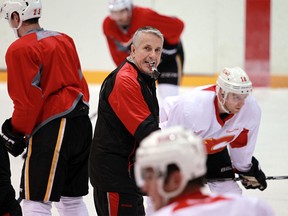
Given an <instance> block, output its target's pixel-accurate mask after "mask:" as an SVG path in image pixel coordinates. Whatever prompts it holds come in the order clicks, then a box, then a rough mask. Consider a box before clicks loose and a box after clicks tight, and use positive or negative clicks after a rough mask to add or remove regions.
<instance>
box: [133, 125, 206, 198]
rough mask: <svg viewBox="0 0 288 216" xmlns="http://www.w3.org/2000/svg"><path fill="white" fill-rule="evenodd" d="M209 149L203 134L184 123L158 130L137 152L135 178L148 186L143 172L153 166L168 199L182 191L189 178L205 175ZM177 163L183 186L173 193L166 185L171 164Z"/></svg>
mask: <svg viewBox="0 0 288 216" xmlns="http://www.w3.org/2000/svg"><path fill="white" fill-rule="evenodd" d="M206 157H207V156H206V151H205V149H204V145H203V141H202V139H201V138H200V137H198V136H196V135H195V134H193V133H192V132H191V131H190V130H187V129H185V128H183V127H182V126H174V127H170V128H167V129H163V130H162V131H160V130H159V131H155V132H153V133H151V134H150V135H149V136H148V137H146V138H145V139H144V140H142V142H141V143H140V146H139V148H138V149H137V152H136V163H135V179H136V183H137V185H138V186H139V187H142V186H144V180H145V179H144V178H145V177H144V175H143V172H144V170H145V169H147V168H152V169H153V170H154V171H155V172H156V173H157V174H159V175H157V177H158V180H157V181H158V187H157V189H158V192H159V193H160V194H161V195H162V196H163V197H164V198H165V199H166V200H168V199H169V198H172V197H174V196H177V195H178V194H180V193H181V192H182V191H183V189H184V188H185V186H186V185H187V183H188V181H190V180H193V179H196V178H198V177H201V176H203V175H205V173H206ZM171 164H175V165H176V166H177V167H178V168H179V170H180V172H181V175H182V178H183V180H182V182H181V185H180V187H179V188H178V189H177V190H175V191H172V192H167V191H164V189H163V184H164V180H165V178H166V175H167V167H168V165H171Z"/></svg>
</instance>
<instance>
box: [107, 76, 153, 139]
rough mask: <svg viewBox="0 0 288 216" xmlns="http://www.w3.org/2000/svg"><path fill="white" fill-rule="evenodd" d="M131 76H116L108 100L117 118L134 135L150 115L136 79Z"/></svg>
mask: <svg viewBox="0 0 288 216" xmlns="http://www.w3.org/2000/svg"><path fill="white" fill-rule="evenodd" d="M132 76H133V75H132ZM132 76H131V74H130V75H125V74H118V75H117V77H116V80H115V85H114V88H113V91H112V92H111V94H110V96H109V99H108V100H109V103H110V105H111V107H112V109H113V111H114V112H115V113H116V115H117V116H118V118H119V119H120V120H121V121H122V123H123V124H124V125H125V127H126V128H127V129H128V131H129V132H130V133H131V134H132V135H134V134H135V131H136V129H137V128H138V127H139V125H140V124H141V123H142V122H143V121H144V120H145V119H146V118H147V117H148V116H149V115H151V113H150V110H149V108H148V105H147V104H146V102H145V99H144V97H143V95H142V92H141V87H140V85H139V83H138V82H137V79H136V78H135V77H132Z"/></svg>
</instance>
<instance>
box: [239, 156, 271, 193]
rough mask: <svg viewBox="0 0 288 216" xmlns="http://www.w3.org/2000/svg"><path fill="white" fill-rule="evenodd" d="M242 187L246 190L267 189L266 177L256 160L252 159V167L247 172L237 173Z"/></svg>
mask: <svg viewBox="0 0 288 216" xmlns="http://www.w3.org/2000/svg"><path fill="white" fill-rule="evenodd" d="M238 174H239V176H240V178H241V179H242V180H241V183H242V185H243V186H244V187H245V188H246V189H257V188H258V189H259V190H261V191H263V190H265V189H266V188H267V182H266V176H265V174H264V172H263V171H262V170H261V168H260V165H259V162H258V160H257V159H256V158H255V157H252V167H251V169H250V170H249V171H247V172H240V171H239V172H238Z"/></svg>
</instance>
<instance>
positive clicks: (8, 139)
mask: <svg viewBox="0 0 288 216" xmlns="http://www.w3.org/2000/svg"><path fill="white" fill-rule="evenodd" d="M1 144H2V145H4V146H5V148H6V149H7V151H8V152H9V153H10V154H12V155H13V156H14V157H17V156H18V155H20V154H22V152H23V151H24V149H25V148H26V146H27V145H26V142H25V138H24V136H23V135H22V134H18V133H15V132H13V127H12V124H11V118H10V119H7V120H6V121H5V122H4V123H3V125H2V133H1Z"/></svg>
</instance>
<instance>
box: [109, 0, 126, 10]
mask: <svg viewBox="0 0 288 216" xmlns="http://www.w3.org/2000/svg"><path fill="white" fill-rule="evenodd" d="M108 5H109V6H108V7H109V10H110V11H120V10H123V9H125V8H127V9H128V10H131V8H132V0H109V1H108Z"/></svg>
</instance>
